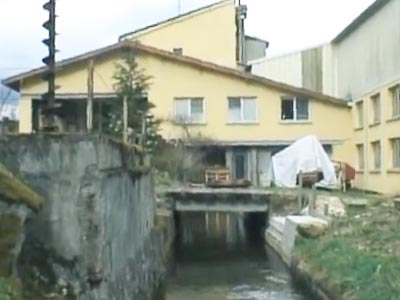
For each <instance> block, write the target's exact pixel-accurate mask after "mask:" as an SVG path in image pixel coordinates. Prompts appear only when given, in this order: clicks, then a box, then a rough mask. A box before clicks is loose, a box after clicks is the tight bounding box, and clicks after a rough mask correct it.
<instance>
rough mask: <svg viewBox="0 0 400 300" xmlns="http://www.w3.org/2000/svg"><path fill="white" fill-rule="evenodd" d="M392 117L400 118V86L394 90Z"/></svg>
mask: <svg viewBox="0 0 400 300" xmlns="http://www.w3.org/2000/svg"><path fill="white" fill-rule="evenodd" d="M392 117H393V118H396V117H400V85H397V86H395V87H394V88H393V89H392Z"/></svg>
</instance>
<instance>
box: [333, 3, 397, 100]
mask: <svg viewBox="0 0 400 300" xmlns="http://www.w3.org/2000/svg"><path fill="white" fill-rule="evenodd" d="M334 51H335V54H336V56H337V58H336V59H337V63H338V65H337V76H338V80H339V81H338V96H340V97H343V98H348V97H350V96H351V98H353V99H358V98H360V97H362V95H364V94H366V93H368V92H369V91H371V90H373V89H375V88H377V87H379V86H382V85H384V84H388V83H390V82H391V81H392V80H395V79H396V78H398V77H399V76H400V0H392V1H390V2H389V3H388V4H386V5H385V6H384V7H382V8H381V9H380V11H379V12H378V13H376V14H375V15H373V16H372V17H370V18H369V19H368V20H367V21H365V23H363V24H362V25H361V26H360V27H359V28H358V29H357V30H355V31H354V32H352V33H351V34H350V35H349V36H348V37H346V38H345V39H344V40H342V41H340V42H339V43H337V44H334Z"/></svg>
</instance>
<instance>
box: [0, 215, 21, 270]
mask: <svg viewBox="0 0 400 300" xmlns="http://www.w3.org/2000/svg"><path fill="white" fill-rule="evenodd" d="M21 234H22V224H21V220H20V219H19V217H18V216H15V215H11V214H9V215H0V276H11V275H12V264H13V261H14V260H15V259H16V257H15V253H14V249H15V246H16V245H17V243H18V242H19V239H20V238H21Z"/></svg>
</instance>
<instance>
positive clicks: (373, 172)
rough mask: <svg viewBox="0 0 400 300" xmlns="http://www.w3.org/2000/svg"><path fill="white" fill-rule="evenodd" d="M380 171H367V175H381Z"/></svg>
mask: <svg viewBox="0 0 400 300" xmlns="http://www.w3.org/2000/svg"><path fill="white" fill-rule="evenodd" d="M381 173H382V171H381V170H371V171H369V174H381Z"/></svg>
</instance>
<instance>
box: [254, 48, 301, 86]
mask: <svg viewBox="0 0 400 300" xmlns="http://www.w3.org/2000/svg"><path fill="white" fill-rule="evenodd" d="M301 57H302V56H301V52H297V53H293V54H289V55H285V56H281V57H277V58H273V59H263V60H259V61H254V62H250V63H251V65H252V73H253V74H255V75H258V76H263V77H266V78H269V79H272V80H275V81H279V82H284V83H287V84H291V85H294V86H297V87H301V86H302V84H303V78H302V58H301Z"/></svg>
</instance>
